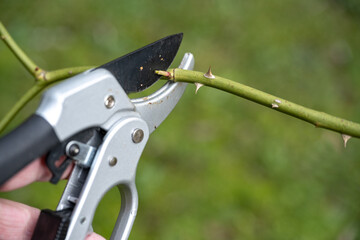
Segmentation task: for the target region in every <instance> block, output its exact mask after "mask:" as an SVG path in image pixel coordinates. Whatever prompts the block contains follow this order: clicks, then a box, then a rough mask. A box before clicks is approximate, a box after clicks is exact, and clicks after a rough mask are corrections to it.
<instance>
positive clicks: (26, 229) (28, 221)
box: [0, 199, 105, 240]
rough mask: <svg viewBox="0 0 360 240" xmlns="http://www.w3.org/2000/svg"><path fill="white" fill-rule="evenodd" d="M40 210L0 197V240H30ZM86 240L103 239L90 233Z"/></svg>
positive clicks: (103, 239)
mask: <svg viewBox="0 0 360 240" xmlns="http://www.w3.org/2000/svg"><path fill="white" fill-rule="evenodd" d="M39 215H40V210H39V209H37V208H33V207H30V206H27V205H24V204H22V203H17V202H13V201H10V200H6V199H0V240H18V239H23V240H30V239H31V238H32V235H33V233H34V229H35V226H36V223H37V220H38V218H39ZM86 240H105V238H103V237H101V236H100V235H98V234H96V233H91V234H90V235H88V236H87V237H86Z"/></svg>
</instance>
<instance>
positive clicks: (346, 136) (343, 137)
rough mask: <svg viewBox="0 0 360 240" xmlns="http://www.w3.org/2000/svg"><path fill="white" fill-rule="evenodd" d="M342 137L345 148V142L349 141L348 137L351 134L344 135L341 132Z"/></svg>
mask: <svg viewBox="0 0 360 240" xmlns="http://www.w3.org/2000/svg"><path fill="white" fill-rule="evenodd" d="M341 137H342V139H343V140H344V148H346V143H347V142H348V141H349V139H350V138H351V136H349V135H346V134H341Z"/></svg>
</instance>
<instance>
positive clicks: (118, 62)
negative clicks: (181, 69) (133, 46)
mask: <svg viewBox="0 0 360 240" xmlns="http://www.w3.org/2000/svg"><path fill="white" fill-rule="evenodd" d="M182 36H183V34H182V33H178V34H174V35H171V36H168V37H165V38H162V39H160V40H158V41H156V42H154V43H151V44H149V45H147V46H145V47H142V48H140V49H138V50H136V51H134V52H131V53H129V54H126V55H125V56H122V57H120V58H117V59H115V60H113V61H111V62H108V63H105V64H104V65H102V66H100V67H98V68H105V69H107V70H108V71H110V72H111V73H112V74H113V75H114V76H115V78H116V79H117V80H118V81H119V83H120V85H121V86H122V88H123V89H124V90H125V92H126V93H133V92H141V91H143V90H145V89H146V88H148V87H150V86H151V85H152V84H154V83H155V82H156V81H157V80H158V79H159V78H160V76H159V75H157V74H155V73H154V70H167V69H168V68H169V66H170V65H171V63H172V61H173V60H174V58H175V55H176V53H177V51H178V49H179V47H180V43H181V40H182Z"/></svg>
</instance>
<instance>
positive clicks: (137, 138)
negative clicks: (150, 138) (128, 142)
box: [131, 128, 144, 143]
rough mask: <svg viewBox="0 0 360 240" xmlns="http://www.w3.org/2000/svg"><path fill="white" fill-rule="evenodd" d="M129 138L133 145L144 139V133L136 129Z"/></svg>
mask: <svg viewBox="0 0 360 240" xmlns="http://www.w3.org/2000/svg"><path fill="white" fill-rule="evenodd" d="M131 137H132V140H133V142H134V143H140V142H141V141H142V140H143V139H144V131H143V130H142V129H140V128H137V129H135V130H134V131H133V133H132V135H131Z"/></svg>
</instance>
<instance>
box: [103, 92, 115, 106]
mask: <svg viewBox="0 0 360 240" xmlns="http://www.w3.org/2000/svg"><path fill="white" fill-rule="evenodd" d="M104 103H105V107H106V108H108V109H111V108H113V107H114V105H115V98H114V96H113V95H110V96H107V97H106V98H105V102H104Z"/></svg>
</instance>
